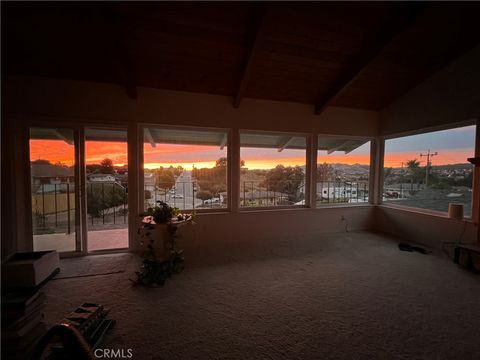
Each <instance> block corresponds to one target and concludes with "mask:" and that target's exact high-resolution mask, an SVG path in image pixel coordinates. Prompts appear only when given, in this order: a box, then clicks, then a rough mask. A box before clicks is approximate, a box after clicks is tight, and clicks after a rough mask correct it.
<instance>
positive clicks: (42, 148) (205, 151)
mask: <svg viewBox="0 0 480 360" xmlns="http://www.w3.org/2000/svg"><path fill="white" fill-rule="evenodd" d="M474 143H475V127H474V126H468V127H462V128H457V129H454V130H446V131H438V132H435V133H429V134H420V135H413V136H408V137H403V138H398V139H392V140H387V141H386V143H385V166H386V167H401V164H402V162H403V163H405V162H406V161H407V160H411V159H415V158H416V159H417V160H419V161H423V162H422V164H424V161H425V158H420V156H419V154H420V153H426V151H427V150H428V149H431V151H432V152H435V151H437V152H438V153H439V154H438V155H437V156H435V157H433V158H432V164H433V165H443V164H454V163H465V162H467V158H468V157H471V156H473V155H474ZM85 148H86V162H87V164H93V163H99V162H100V161H101V160H103V159H105V158H110V159H112V160H113V163H114V164H115V165H123V164H126V163H127V144H126V143H125V142H123V143H122V142H98V141H87V142H86V145H85ZM369 152H370V145H369V143H367V144H364V145H362V146H361V147H359V148H358V149H356V150H354V151H352V152H351V153H349V154H344V153H343V152H338V151H337V152H334V153H332V154H330V155H328V154H327V153H326V151H319V153H318V162H319V163H323V162H326V163H344V164H356V163H357V164H369V163H370V157H369ZM226 156H227V148H226V147H225V148H224V149H223V150H220V148H219V147H218V146H217V147H214V146H200V145H172V144H157V146H156V147H155V148H153V147H152V146H151V145H150V144H149V143H146V144H145V145H144V159H145V160H144V162H145V168H157V167H159V166H170V165H173V166H178V165H180V166H182V167H184V168H185V169H188V170H189V169H191V168H192V166H193V165H194V164H195V167H196V168H202V167H212V166H213V165H214V164H215V161H216V160H217V159H218V158H220V157H226ZM241 158H242V159H243V160H244V161H245V166H246V167H247V168H250V169H269V168H272V167H275V166H276V165H278V164H283V165H286V166H288V165H292V166H294V165H300V166H302V165H305V150H293V149H286V150H284V151H282V152H278V151H277V149H258V148H242V149H241ZM30 159H31V160H32V161H33V160H38V159H46V160H49V161H50V162H52V163H62V164H64V165H69V166H70V165H72V164H73V159H74V147H73V145H69V144H67V143H66V142H64V141H62V140H30Z"/></svg>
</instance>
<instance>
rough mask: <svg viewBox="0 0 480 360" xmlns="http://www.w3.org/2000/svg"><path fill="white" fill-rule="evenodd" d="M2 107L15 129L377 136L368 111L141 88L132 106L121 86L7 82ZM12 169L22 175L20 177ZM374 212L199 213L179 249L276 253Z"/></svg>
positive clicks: (364, 223) (360, 225)
mask: <svg viewBox="0 0 480 360" xmlns="http://www.w3.org/2000/svg"><path fill="white" fill-rule="evenodd" d="M3 103H4V105H5V108H4V114H5V113H6V114H7V117H6V118H7V119H8V121H10V122H12V121H13V120H14V121H15V124H16V125H18V126H22V124H26V122H27V121H29V120H49V121H53V122H58V123H59V124H65V123H66V122H73V123H75V122H77V123H80V124H83V123H98V124H102V123H105V124H107V123H114V124H134V123H156V124H170V125H180V126H182V125H183V126H207V127H220V128H237V129H254V130H272V131H292V132H302V133H310V134H314V133H325V134H342V135H364V136H375V135H377V130H378V114H377V113H376V112H372V111H363V110H351V109H342V108H329V109H327V110H326V111H325V112H324V113H323V114H322V115H320V116H316V115H314V114H313V107H312V106H309V105H302V104H293V103H284V102H275V101H263V100H253V99H244V101H243V102H242V104H241V106H240V108H239V109H235V108H233V106H232V99H231V98H229V97H224V96H215V95H207V94H193V93H186V92H175V91H168V90H155V89H147V88H140V89H138V99H135V100H132V99H129V98H128V97H127V96H126V94H125V91H124V88H123V87H121V86H116V85H109V84H97V83H87V82H79V81H67V80H54V79H44V78H28V77H22V76H7V77H6V79H5V83H4V101H3ZM23 126H25V125H23ZM17 170H18V171H17V176H20V177H21V176H22V174H24V172H23V173H22V169H21V168H19V169H17ZM10 202H15V198H13V197H11V198H10ZM372 214H373V207H372V206H370V205H366V206H360V207H353V208H334V209H331V208H328V209H326V208H325V209H307V208H303V209H288V210H268V211H257V212H237V211H234V212H231V213H216V214H201V215H198V217H197V220H196V221H197V223H198V225H197V226H195V227H193V228H191V229H186V230H185V231H186V232H187V233H189V232H190V235H191V236H186V237H185V238H186V239H189V240H188V243H187V244H185V247H186V248H187V250H189V249H190V250H189V251H190V252H191V254H193V255H189V257H190V258H191V257H192V256H193V257H195V256H197V259H198V258H199V257H201V256H202V255H198V254H201V253H203V254H205V252H209V253H216V252H219V251H220V252H222V251H223V252H224V253H227V252H231V251H234V250H233V249H237V250H236V251H239V249H243V250H244V251H246V252H247V253H248V252H250V253H253V252H254V251H255V250H254V249H258V246H266V245H267V244H268V246H271V247H274V246H273V245H272V244H273V243H274V242H276V241H279V240H281V239H285V237H287V236H295V237H301V236H305V235H311V236H316V235H319V234H322V233H325V232H341V231H345V227H344V225H345V224H344V223H342V221H341V216H342V215H343V216H345V217H346V218H347V220H348V222H349V228H350V229H351V230H366V229H371V228H372V227H373V218H372ZM14 230H15V229H14ZM16 230H17V231H18V228H17V229H16ZM134 232H135V231H134ZM22 239H23V238H22ZM22 239H20V240H19V241H21V240H22ZM133 241H135V240H133ZM195 254H197V255H195Z"/></svg>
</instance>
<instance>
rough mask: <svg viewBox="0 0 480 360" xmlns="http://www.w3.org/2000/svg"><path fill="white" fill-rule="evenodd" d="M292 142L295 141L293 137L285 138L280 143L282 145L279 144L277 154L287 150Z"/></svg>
mask: <svg viewBox="0 0 480 360" xmlns="http://www.w3.org/2000/svg"><path fill="white" fill-rule="evenodd" d="M292 141H293V136H286V137H284V138H283V139H282V141H281V142H280V144H278V149H277V152H282V151H283V150H285V149H286V148H287V146H288V145H290V143H291V142H292Z"/></svg>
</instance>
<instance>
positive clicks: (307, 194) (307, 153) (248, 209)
mask: <svg viewBox="0 0 480 360" xmlns="http://www.w3.org/2000/svg"><path fill="white" fill-rule="evenodd" d="M242 134H260V135H262V134H264V135H283V136H292V137H293V136H299V137H305V192H304V193H305V196H304V197H305V205H280V206H249V207H246V206H240V201H241V194H242V188H241V181H240V175H241V173H240V162H239V163H238V164H237V165H238V166H237V168H238V169H237V170H238V193H237V204H238V211H239V212H259V211H260V212H261V211H272V210H299V209H309V208H313V207H314V206H315V204H313V206H312V201H311V183H312V178H311V176H312V169H311V164H312V160H311V159H312V154H311V151H310V150H309V149H311V148H312V136H315V133H305V132H289V131H274V130H252V129H242V128H240V129H238V152H239V155H240V161H241V152H242V144H241V136H242Z"/></svg>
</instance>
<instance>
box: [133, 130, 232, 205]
mask: <svg viewBox="0 0 480 360" xmlns="http://www.w3.org/2000/svg"><path fill="white" fill-rule="evenodd" d="M147 128H157V129H167V130H179V131H181V130H185V131H199V132H202V131H203V132H216V133H225V134H226V135H227V142H226V144H225V146H226V148H227V155H226V157H227V178H226V184H227V206H226V207H223V208H207V209H202V208H200V209H199V208H195V209H185V210H183V211H186V212H189V211H195V213H197V214H211V213H228V212H232V186H231V178H230V177H231V169H232V166H233V164H232V161H231V159H232V129H231V128H217V127H206V126H205V127H204V126H183V125H178V126H177V125H170V124H158V123H139V124H138V153H139V154H138V170H137V171H138V189H137V190H138V191H137V196H138V206H139V210H140V212H143V211H144V205H143V204H144V202H145V193H144V187H145V185H144V159H145V154H144V144H145V142H144V134H145V129H147Z"/></svg>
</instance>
